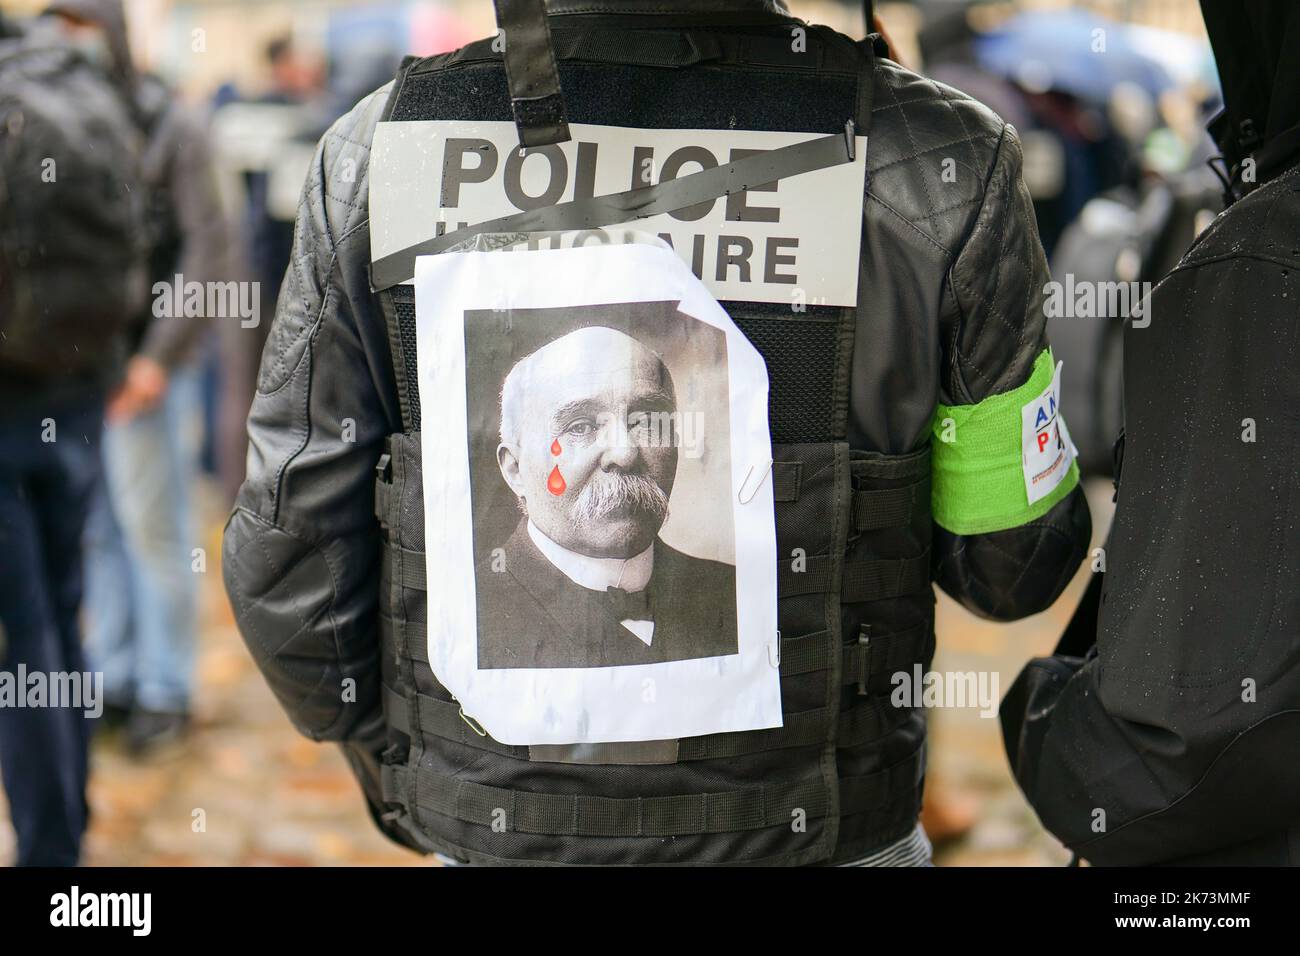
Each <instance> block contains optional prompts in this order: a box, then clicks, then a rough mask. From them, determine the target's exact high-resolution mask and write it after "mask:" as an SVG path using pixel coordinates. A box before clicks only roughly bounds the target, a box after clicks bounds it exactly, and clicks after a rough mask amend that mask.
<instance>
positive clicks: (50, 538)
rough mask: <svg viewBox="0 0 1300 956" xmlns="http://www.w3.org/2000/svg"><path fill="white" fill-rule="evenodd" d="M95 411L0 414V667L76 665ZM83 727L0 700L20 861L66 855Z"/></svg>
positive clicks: (78, 787) (73, 842) (2, 765)
mask: <svg viewBox="0 0 1300 956" xmlns="http://www.w3.org/2000/svg"><path fill="white" fill-rule="evenodd" d="M102 418H103V403H102V401H99V400H97V399H96V400H86V401H85V402H84V403H78V404H76V405H75V406H70V407H65V408H43V409H41V410H40V411H34V412H25V413H5V414H4V417H3V418H0V631H2V634H0V645H3V650H0V670H3V671H5V672H7V673H8V674H10V675H16V674H17V673H18V672H19V667H20V666H21V667H23V668H25V670H26V671H27V673H28V674H31V673H32V672H34V671H42V672H44V673H45V674H47V675H49V674H55V673H60V672H62V673H69V672H80V671H85V669H86V667H85V662H84V659H83V655H82V652H81V642H80V638H79V635H78V631H77V608H78V605H79V604H80V603H81V535H82V531H83V529H84V527H85V522H86V512H87V505H88V502H89V500H90V495H91V490H92V489H93V488H94V486H95V484H96V482H97V481H98V480H99V472H100V458H99V451H100V450H99V444H100V431H101V428H102ZM51 438H53V440H52V441H51V440H50V439H51ZM11 679H13V678H11ZM19 692H20V693H21V692H22V690H21V689H19ZM91 724H92V721H91V720H90V719H88V718H87V716H86V712H85V710H84V709H80V708H77V707H73V706H59V707H55V706H41V707H17V706H0V771H2V772H3V777H4V786H5V792H6V794H7V795H8V798H9V813H10V818H11V819H12V821H13V826H14V830H15V831H16V832H17V835H18V860H17V862H18V864H19V865H20V866H74V865H75V864H76V863H77V858H78V856H79V855H80V852H81V836H82V833H83V832H84V830H85V828H86V776H87V772H88V761H87V748H88V744H89V740H90V730H91Z"/></svg>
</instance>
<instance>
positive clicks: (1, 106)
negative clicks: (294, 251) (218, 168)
mask: <svg viewBox="0 0 1300 956" xmlns="http://www.w3.org/2000/svg"><path fill="white" fill-rule="evenodd" d="M141 150H142V139H141V134H140V132H139V130H138V128H137V126H136V124H135V123H134V122H133V120H132V117H131V114H130V112H129V111H128V107H127V104H126V103H125V101H124V99H123V97H122V95H121V94H119V92H118V91H117V90H116V89H115V88H114V87H113V86H112V85H111V84H110V82H109V81H108V79H107V78H106V77H104V76H103V74H102V73H100V72H99V71H98V70H97V69H95V68H94V67H93V66H92V65H91V64H90V63H89V62H87V61H86V60H84V59H83V58H82V57H81V56H80V55H79V54H77V53H76V52H75V51H73V50H71V49H69V48H66V47H63V46H60V45H57V44H51V43H48V42H38V41H35V40H32V39H22V38H16V39H8V40H3V41H0V371H2V372H3V373H4V374H6V375H16V376H22V377H24V378H26V379H29V380H34V381H51V380H56V379H66V378H69V377H76V376H85V375H93V374H96V373H99V372H102V371H106V370H108V369H109V368H110V367H111V365H112V364H113V363H114V362H115V361H116V360H117V358H118V352H119V349H118V348H117V347H116V343H117V342H118V340H119V338H120V332H121V330H122V329H123V328H124V326H125V325H126V324H127V323H128V322H129V321H130V320H131V319H133V318H135V317H136V316H138V315H139V313H140V312H141V310H142V309H143V308H144V307H145V305H146V302H147V299H146V295H147V292H148V288H147V270H146V257H147V252H148V246H147V238H146V234H145V229H144V222H145V219H144V217H145V209H144V203H145V190H144V188H143V184H142V182H141V172H140V154H141Z"/></svg>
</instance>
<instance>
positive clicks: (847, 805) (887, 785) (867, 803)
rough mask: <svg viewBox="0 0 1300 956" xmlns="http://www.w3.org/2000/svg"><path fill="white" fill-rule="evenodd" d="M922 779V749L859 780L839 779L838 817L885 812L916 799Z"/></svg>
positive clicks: (850, 778) (923, 749)
mask: <svg viewBox="0 0 1300 956" xmlns="http://www.w3.org/2000/svg"><path fill="white" fill-rule="evenodd" d="M924 775H925V748H924V747H921V748H919V749H917V750H916V751H915V752H914V753H913V754H912V755H911V756H909V757H907V758H906V759H905V760H903V761H901V762H899V763H896V764H894V765H893V766H892V767H886V768H885V769H884V770H878V771H876V772H875V773H870V774H864V775H863V776H860V777H842V778H840V816H842V817H847V816H851V815H853V814H855V813H867V812H870V811H881V810H888V809H890V808H893V807H897V806H898V805H899V804H900V803H901V802H903V801H906V800H917V799H919V797H920V783H921V778H922V777H923V776H924Z"/></svg>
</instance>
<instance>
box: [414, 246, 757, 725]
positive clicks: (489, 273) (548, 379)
mask: <svg viewBox="0 0 1300 956" xmlns="http://www.w3.org/2000/svg"><path fill="white" fill-rule="evenodd" d="M589 237H590V238H594V239H598V240H601V241H597V242H595V243H594V244H592V245H588V246H578V247H574V246H572V245H570V244H559V245H558V246H557V248H554V249H544V248H535V246H536V245H537V244H536V243H532V242H529V241H527V240H528V238H529V237H528V236H521V237H518V238H519V240H520V241H519V242H518V243H516V244H515V245H514V246H513V247H510V248H505V247H503V248H501V249H497V250H495V251H491V252H487V251H474V252H465V253H447V254H444V255H436V256H423V257H421V258H419V259H418V260H417V262H416V269H415V301H416V325H417V339H416V340H417V351H418V364H419V384H420V405H421V421H422V434H421V445H422V451H423V486H424V502H425V539H426V552H427V555H426V561H427V572H428V573H427V581H428V602H429V611H428V651H429V664H430V666H431V667H432V669H433V671H434V673H435V674H436V675H437V677H438V679H439V680H440V681H441V682H442V683H443V684H444V685H445V686H446V687H447V688H448V689H449V690H450V691H451V693H452V694H453V695H454V696H455V698H456V700H457V701H458V702H459V704H460V707H461V708H462V710H463V712H464V714H465V715H466V716H468V717H470V718H473V719H474V720H475V721H477V723H478V724H479V725H481V726H482V728H484V729H485V730H486V731H487V732H488V733H489V734H491V736H492V737H493V738H495V739H496V740H499V741H501V742H503V743H508V744H515V745H545V744H588V743H609V742H636V741H655V740H671V739H676V738H680V737H690V736H697V735H702V734H713V733H724V732H732V731H742V730H755V729H761V728H770V727H779V726H781V722H782V721H781V691H780V681H779V671H778V669H777V666H776V665H775V664H774V663H773V661H774V660H776V659H777V656H778V655H776V653H775V652H774V651H773V645H774V642H775V641H777V640H778V633H777V611H776V594H777V592H776V587H777V558H776V532H775V524H774V521H773V492H772V481H771V480H770V478H769V475H770V471H771V461H772V449H771V438H770V435H769V433H768V412H767V390H768V381H767V369H766V366H765V364H764V362H763V358H762V356H761V355H760V354H759V353H758V351H757V350H756V349H755V348H754V346H753V345H752V344H751V343H750V342H749V341H748V339H746V337H745V335H744V334H743V333H742V332H741V331H740V329H739V328H738V327H737V326H736V325H735V324H734V323H733V322H732V321H731V319H730V318H729V317H728V315H727V313H726V312H725V311H723V309H722V308H721V306H719V305H718V303H717V302H716V301H715V300H714V298H713V297H712V296H711V295H710V294H709V292H708V290H707V289H706V288H705V287H704V286H703V285H702V284H701V283H700V282H699V280H698V279H696V278H695V276H693V275H692V274H691V272H690V270H689V269H688V268H687V267H686V266H685V265H684V264H683V263H682V261H681V260H680V259H679V258H678V257H677V256H676V255H675V254H674V253H673V250H672V249H671V248H669V247H668V246H667V245H666V244H664V243H662V242H659V241H658V240H656V239H654V238H653V237H645V238H646V242H645V243H631V244H624V242H623V241H622V240H621V239H620V240H618V241H615V237H612V236H610V235H607V234H605V233H600V234H599V235H595V234H594V233H592V234H591V235H590V236H589Z"/></svg>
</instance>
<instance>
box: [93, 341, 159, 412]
mask: <svg viewBox="0 0 1300 956" xmlns="http://www.w3.org/2000/svg"><path fill="white" fill-rule="evenodd" d="M166 392H167V369H165V368H163V366H162V365H160V364H159V363H158V362H156V361H154V360H153V359H151V358H147V357H146V356H143V355H137V356H135V357H134V358H132V359H131V361H130V362H128V363H127V366H126V380H125V381H124V382H123V383H122V387H121V388H119V389H118V390H117V391H116V392H115V393H114V394H113V396H112V397H111V398H110V399H109V400H108V408H107V409H106V412H105V414H106V417H107V419H108V421H109V422H111V423H117V422H125V421H130V420H131V419H132V418H134V417H135V416H136V415H139V414H141V413H142V412H148V411H152V410H153V409H155V408H157V407H158V403H159V402H161V401H162V399H163V395H165V394H166Z"/></svg>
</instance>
